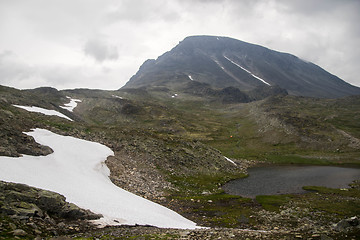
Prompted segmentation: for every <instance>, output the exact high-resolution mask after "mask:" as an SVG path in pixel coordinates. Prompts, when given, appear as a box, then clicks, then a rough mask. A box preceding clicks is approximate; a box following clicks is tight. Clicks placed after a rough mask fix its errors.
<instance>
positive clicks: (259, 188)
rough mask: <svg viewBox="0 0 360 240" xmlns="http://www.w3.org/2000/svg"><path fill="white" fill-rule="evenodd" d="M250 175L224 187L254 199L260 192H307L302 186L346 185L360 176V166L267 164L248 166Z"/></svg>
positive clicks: (227, 191) (332, 186) (235, 193)
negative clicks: (359, 167)
mask: <svg viewBox="0 0 360 240" xmlns="http://www.w3.org/2000/svg"><path fill="white" fill-rule="evenodd" d="M248 173H249V177H247V178H241V179H236V180H233V181H230V182H228V183H227V184H225V185H224V186H223V189H224V191H225V192H226V193H228V194H232V195H239V196H243V197H249V198H255V197H256V196H257V195H276V194H290V193H305V192H306V191H305V190H303V189H302V187H303V186H324V187H329V188H346V187H349V186H348V184H350V183H351V182H353V181H354V180H359V179H360V169H358V168H345V167H330V166H264V167H254V168H250V169H248Z"/></svg>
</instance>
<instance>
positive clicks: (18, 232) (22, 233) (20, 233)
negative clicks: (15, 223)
mask: <svg viewBox="0 0 360 240" xmlns="http://www.w3.org/2000/svg"><path fill="white" fill-rule="evenodd" d="M12 234H13V235H14V236H26V235H27V233H26V232H25V231H24V230H22V229H15V230H14V231H12Z"/></svg>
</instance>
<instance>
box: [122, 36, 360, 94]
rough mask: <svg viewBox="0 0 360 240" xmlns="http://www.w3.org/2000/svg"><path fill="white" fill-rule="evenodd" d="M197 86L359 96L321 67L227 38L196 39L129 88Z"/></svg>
mask: <svg viewBox="0 0 360 240" xmlns="http://www.w3.org/2000/svg"><path fill="white" fill-rule="evenodd" d="M193 81H196V82H201V83H206V84H209V85H210V86H212V87H215V88H225V87H236V88H240V90H242V91H248V90H253V89H255V88H256V87H263V86H279V87H281V88H283V89H286V90H287V91H288V93H289V94H291V95H299V96H310V97H323V98H337V97H343V96H349V95H358V94H360V88H358V87H355V86H352V85H350V84H348V83H346V82H345V81H343V80H341V79H340V78H338V77H336V76H334V75H332V74H330V73H328V72H327V71H325V70H324V69H322V68H321V67H319V66H317V65H315V64H313V63H310V62H306V61H303V60H301V59H300V58H298V57H296V56H294V55H291V54H288V53H281V52H277V51H273V50H270V49H268V48H265V47H262V46H259V45H254V44H250V43H246V42H243V41H239V40H236V39H232V38H227V37H216V36H192V37H187V38H185V39H184V40H183V41H182V42H180V43H179V44H178V45H177V46H176V47H174V48H173V49H172V50H171V51H169V52H166V53H165V54H163V55H162V56H160V57H159V58H158V59H156V60H147V61H145V62H144V64H143V65H142V66H141V67H140V69H139V71H138V72H137V73H136V74H135V75H134V76H133V77H132V78H131V79H130V80H129V82H128V83H127V84H126V85H125V86H124V88H139V87H147V86H151V87H154V86H166V87H170V88H172V89H174V88H175V89H176V88H184V86H187V85H188V84H189V83H191V82H193Z"/></svg>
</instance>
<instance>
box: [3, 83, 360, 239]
mask: <svg viewBox="0 0 360 240" xmlns="http://www.w3.org/2000/svg"><path fill="white" fill-rule="evenodd" d="M66 96H70V97H71V98H76V99H81V101H82V102H81V103H79V105H78V106H77V107H76V108H75V109H74V111H73V112H69V111H67V110H65V109H62V108H61V107H60V106H61V105H64V104H65V103H67V102H68V101H69V100H68V99H67V98H66ZM13 104H18V105H27V106H38V107H42V108H46V109H53V110H57V111H59V112H61V113H63V114H65V115H67V116H69V117H70V118H72V119H74V121H73V122H70V121H67V120H65V119H61V118H59V117H55V116H45V115H42V114H38V113H31V112H27V111H25V110H22V109H19V108H17V107H15V106H13ZM0 122H1V131H0V135H1V138H0V154H1V155H3V156H13V157H16V156H19V155H21V154H29V155H46V154H49V153H50V152H51V150H50V149H48V148H46V147H45V146H41V145H39V144H37V143H36V142H35V141H34V140H33V139H32V138H31V137H29V136H27V135H25V134H23V132H27V131H29V130H30V129H32V128H45V129H48V130H50V131H52V132H55V133H59V134H62V135H69V136H74V137H77V138H82V139H86V140H91V141H96V142H99V143H102V144H105V145H106V146H108V147H110V148H111V149H112V150H113V151H114V153H115V155H114V156H113V157H109V158H108V159H107V161H106V163H107V165H108V167H109V168H110V170H111V176H110V178H111V180H112V181H113V182H114V183H115V184H116V185H118V186H119V187H121V188H123V189H126V190H128V191H130V192H133V193H135V194H137V195H140V196H142V197H145V198H147V199H150V200H152V201H155V202H157V203H160V204H162V205H164V206H166V207H168V208H170V209H173V210H175V211H177V212H178V213H180V214H181V215H183V216H185V217H186V218H188V219H190V220H192V221H194V222H196V223H197V224H198V225H200V226H204V227H210V228H209V229H198V230H192V231H186V230H174V229H156V228H151V227H148V226H147V227H146V226H145V227H144V226H136V227H111V228H105V229H100V230H99V229H95V228H91V227H89V226H88V225H86V227H85V225H84V224H85V223H84V220H83V219H75V220H76V221H78V222H81V224H79V226H78V227H74V225H71V224H76V223H74V219H73V218H68V216H59V215H57V214H56V213H51V212H47V213H46V214H47V215H49V216H50V217H51V219H53V221H55V223H46V224H43V225H41V224H37V223H36V224H37V227H32V226H33V224H31V223H29V222H27V221H25V220H21V219H17V218H11V217H9V214H6V211H5V210H4V209H9V208H10V207H9V204H8V202H7V201H8V199H9V197H8V195H6V194H4V191H2V192H1V193H0V194H1V195H0V209H1V218H0V219H1V222H0V230H1V231H0V232H1V233H0V238H1V239H7V238H13V237H14V231H15V230H16V229H22V230H24V232H25V233H23V234H22V235H21V234H19V236H16V237H17V238H27V239H32V238H34V237H42V238H51V237H54V235H64V236H67V237H71V238H77V239H94V238H99V239H114V238H120V239H121V238H130V239H131V238H133V239H176V238H181V239H186V238H190V239H218V238H219V237H221V238H222V239H247V238H249V239H252V238H267V239H293V238H299V239H301V238H311V239H330V238H332V239H344V238H349V239H351V238H353V239H357V238H358V236H359V234H360V231H359V228H355V227H349V228H346V231H345V230H339V229H335V228H334V224H336V223H338V222H340V221H342V220H344V219H349V218H351V217H354V216H359V215H360V185H359V183H358V182H354V183H352V184H351V186H349V188H346V189H329V188H324V187H315V186H307V187H305V189H306V190H309V192H308V193H306V194H301V195H297V194H293V195H276V196H257V197H256V198H255V199H248V198H242V197H240V196H232V195H228V194H226V193H224V191H223V190H222V188H221V186H222V185H223V184H225V183H226V182H227V181H229V180H231V179H236V178H241V177H246V176H247V172H246V169H247V168H248V167H250V166H253V165H255V164H262V163H267V164H306V165H312V164H316V165H337V166H352V167H359V164H360V154H359V150H360V140H359V139H360V97H359V96H352V97H344V98H339V99H317V98H309V97H298V96H290V95H286V94H279V95H272V96H269V97H266V98H264V99H262V100H257V101H251V102H246V103H239V102H231V101H226V102H224V101H223V99H219V98H218V96H215V95H214V96H211V97H209V96H201V95H194V94H191V93H189V92H175V91H173V90H171V89H168V88H162V89H159V88H138V89H130V88H129V89H121V90H118V91H104V90H87V89H75V90H63V91H57V90H56V89H52V88H38V89H33V90H17V89H13V88H9V87H3V86H1V87H0ZM225 157H228V158H230V159H231V160H233V161H234V163H235V164H234V163H231V162H230V161H227V160H226V158H225ZM17 194H20V195H21V196H23V195H24V194H23V193H21V192H18V193H17ZM11 196H13V195H11ZM21 202H24V203H21ZM26 202H27V203H29V202H30V203H29V204H33V202H31V200H29V199H28V198H24V197H23V198H21V199H20V200H19V202H17V203H18V205H17V206H15V207H16V208H21V206H20V205H19V204H23V205H24V204H25V203H26ZM10 205H11V204H10ZM25 205H26V204H25ZM25 205H24V206H25ZM19 206H20V207H19ZM44 214H45V213H44ZM34 218H35V217H34ZM59 223H61V227H59ZM61 229H62V230H61ZM244 229H247V230H244Z"/></svg>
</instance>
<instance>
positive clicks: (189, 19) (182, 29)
mask: <svg viewBox="0 0 360 240" xmlns="http://www.w3.org/2000/svg"><path fill="white" fill-rule="evenodd" d="M359 13H360V0H316V1H315V0H51V1H49V0H0V84H1V85H6V86H12V87H16V88H21V89H23V88H34V87H39V86H52V87H55V88H58V89H68V88H80V87H81V88H99V89H118V88H120V87H122V86H123V85H124V84H125V83H126V82H127V81H128V80H129V78H130V77H131V76H132V75H134V74H135V73H136V71H137V70H138V69H139V67H140V65H141V64H142V63H143V62H144V61H145V60H146V59H149V58H157V57H158V56H160V55H161V54H163V53H164V52H166V51H169V50H171V48H173V47H174V46H176V45H177V44H178V42H179V41H181V40H183V39H184V38H185V37H186V36H190V35H217V36H227V37H232V38H236V39H239V40H243V41H246V42H250V43H255V44H259V45H263V46H265V47H268V48H271V49H274V50H277V51H282V52H288V53H291V54H294V55H296V56H298V57H300V58H302V59H304V60H307V61H311V62H314V63H316V64H318V65H320V66H321V67H323V68H324V69H326V70H327V71H329V72H330V73H332V74H335V75H337V76H338V77H340V78H342V79H343V80H345V81H347V82H349V83H351V84H353V85H357V86H360V77H359V76H358V72H359V70H360V47H359V44H360V27H359V23H360V14H359Z"/></svg>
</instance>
